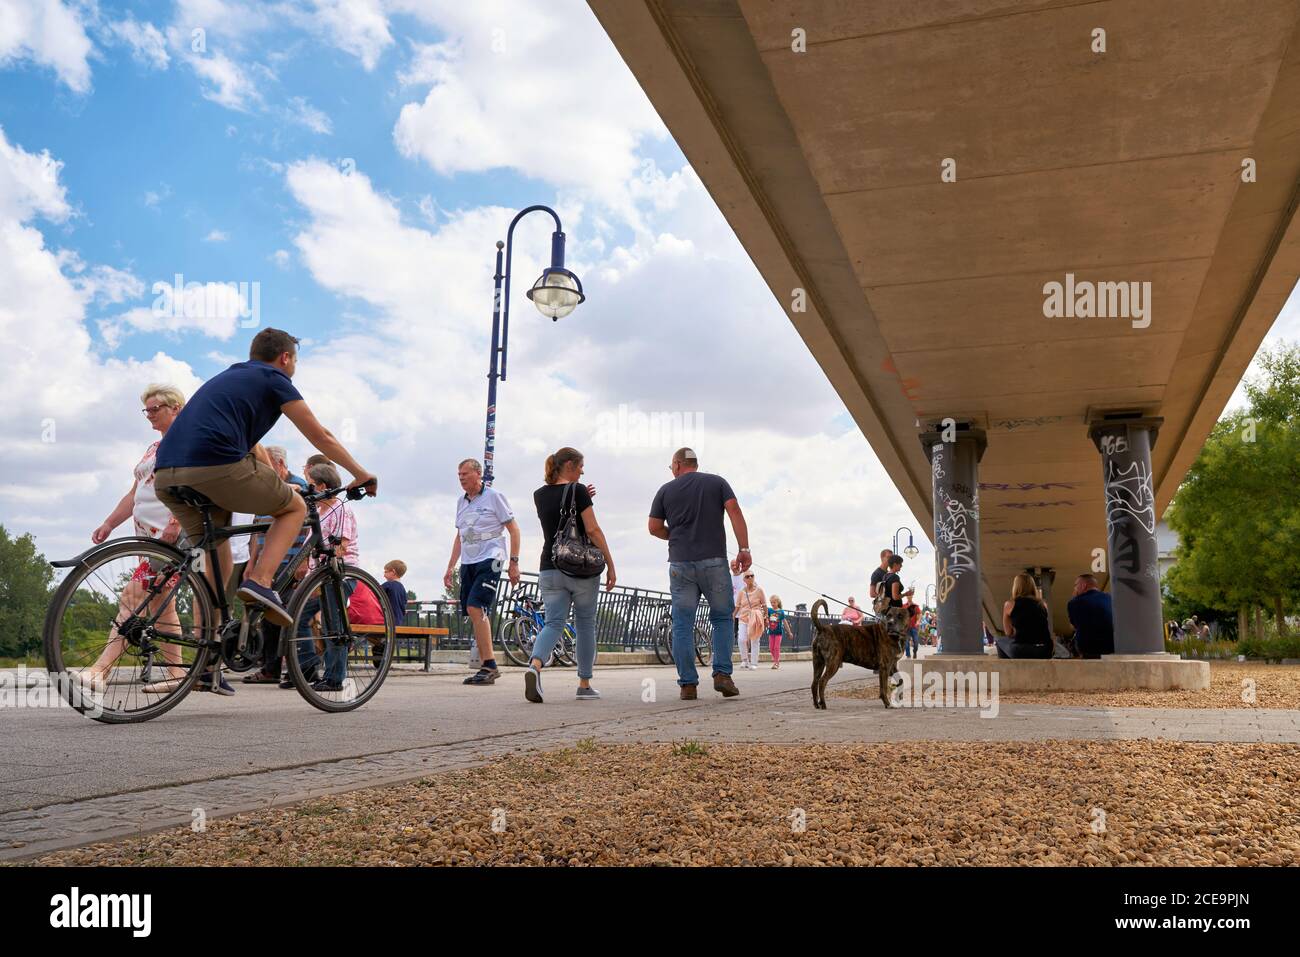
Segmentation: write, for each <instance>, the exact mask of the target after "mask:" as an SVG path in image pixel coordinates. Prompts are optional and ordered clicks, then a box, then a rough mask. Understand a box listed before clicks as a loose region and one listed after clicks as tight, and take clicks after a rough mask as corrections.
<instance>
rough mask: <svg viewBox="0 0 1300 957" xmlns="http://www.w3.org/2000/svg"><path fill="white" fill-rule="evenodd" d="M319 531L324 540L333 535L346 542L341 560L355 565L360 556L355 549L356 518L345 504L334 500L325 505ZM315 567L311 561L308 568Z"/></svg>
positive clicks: (358, 551)
mask: <svg viewBox="0 0 1300 957" xmlns="http://www.w3.org/2000/svg"><path fill="white" fill-rule="evenodd" d="M320 531H321V534H322V535H324V536H325V537H326V538H329V537H330V536H331V535H335V536H337V537H339V538H346V539H347V540H348V544H347V548H345V549H344V551H343V560H344V561H345V562H347V563H348V564H349V565H355V564H356V563H357V560H358V557H359V556H360V554H361V551H360V549H359V548H358V547H357V517H356V516H355V515H353V514H352V508H351V506H349V505H348V503H347V502H345V501H343V500H342V499H338V498H336V499H335V500H334V501H332V502H328V503H325V505H324V511H322V512H321V515H320ZM315 565H316V559H314V558H313V559H311V560H310V561H309V563H308V566H307V567H308V568H313V567H315Z"/></svg>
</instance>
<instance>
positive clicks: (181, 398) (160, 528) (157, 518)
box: [81, 385, 185, 690]
mask: <svg viewBox="0 0 1300 957" xmlns="http://www.w3.org/2000/svg"><path fill="white" fill-rule="evenodd" d="M140 401H141V402H142V403H144V408H143V409H142V410H141V411H142V412H143V413H144V416H145V418H147V419H148V420H149V425H150V427H151V428H153V429H154V431H156V432H158V433H160V435H166V434H167V430H168V429H169V428H171V425H172V423H173V422H175V421H176V416H177V415H179V414H180V411H181V409H182V408H183V407H184V405H185V394H184V393H183V392H181V391H180V390H179V389H177V388H175V387H173V386H169V385H151V386H149V388H147V389H145V390H144V394H143V395H141V396H140ZM160 441H161V439H160ZM157 452H158V443H157V442H154V443H153V444H152V445H151V446H149V448H147V449H145V451H144V456H143V457H142V458H141V459H140V461H139V462H138V463H136V466H135V481H134V482H132V483H131V488H130V490H128V491H127V493H126V494H125V495H123V496H122V499H121V501H119V502H118V503H117V507H116V508H114V509H113V511H112V512H110V513H109V516H108V518H106V519H104V522H103V524H102V525H100V526H99V527H98V528H97V529H95V530H94V531H93V532H91V533H90V540H91V541H92V542H94V543H95V544H96V545H98V544H100V543H101V542H103V541H105V540H106V539H107V538H108V536H109V535H111V534H113V530H114V529H115V528H117V527H118V526H119V525H121V524H122V523H123V522H124V521H126V520H127V519H128V518H130V519H131V520H132V522H133V524H134V526H135V534H136V535H138V536H140V537H142V538H156V539H159V540H161V541H164V542H169V543H173V542H175V541H176V540H177V539H178V538H179V537H180V534H181V526H180V523H179V522H177V521H176V519H175V517H174V516H173V515H172V513H171V512H169V511H168V510H167V506H166V505H164V504H163V503H162V502H160V501H158V496H157V495H155V494H154V488H153V470H154V456H155V455H156V454H157ZM141 565H142V567H141V568H140V569H138V570H137V578H143V577H144V576H146V575H147V574H148V567H147V565H146V563H144V562H142V563H141ZM143 595H144V585H143V584H142V582H141V581H138V580H136V579H133V580H132V581H131V583H130V584H129V585H127V587H126V588H125V589H124V590H123V592H122V599H121V605H122V607H123V608H124V609H127V608H128V606H129V608H134V607H135V605H136V604H137V603H138V602H139V601H140V598H141V597H142V596H143ZM129 613H130V612H129V610H128V611H126V612H124V614H129ZM158 624H159V625H161V626H162V627H163V628H167V627H169V626H170V627H173V628H175V629H176V630H177V633H179V631H180V621H179V620H178V619H177V617H176V610H175V606H174V605H173V606H172V607H170V608H169V609H168V610H167V611H166V612H164V613H163V615H162V617H160V618H159V619H158ZM116 631H117V629H115V628H114V629H112V630H111V631H110V632H109V639H108V644H106V645H105V646H104V650H103V651H102V652H100V655H99V658H98V660H96V662H95V663H94V664H93V665H91V666H90V667H89V668H86V669H84V670H83V671H82V672H81V681H82V683H83V684H86V685H88V686H90V687H92V688H102V687H103V685H104V684H105V683H106V681H107V680H108V677H109V673H110V672H111V670H112V668H113V665H114V664H116V663H117V659H118V658H120V657H122V652H123V651H125V650H126V642H125V641H124V640H123V639H121V638H119V637H118V636H117V633H116ZM161 647H162V651H163V660H164V662H179V661H180V660H181V656H180V649H179V648H178V647H177V646H176V645H172V644H164V645H162V646H161ZM168 671H169V672H170V674H169V675H168V677H171V678H180V677H183V676H184V674H185V672H184V671H181V670H179V669H168ZM145 690H147V689H145Z"/></svg>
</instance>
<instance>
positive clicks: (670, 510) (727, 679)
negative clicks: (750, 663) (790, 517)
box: [649, 449, 752, 701]
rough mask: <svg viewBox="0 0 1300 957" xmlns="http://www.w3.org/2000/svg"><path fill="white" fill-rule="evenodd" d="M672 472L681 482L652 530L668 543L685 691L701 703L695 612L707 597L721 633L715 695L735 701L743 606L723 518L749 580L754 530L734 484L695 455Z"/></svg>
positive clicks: (654, 515)
mask: <svg viewBox="0 0 1300 957" xmlns="http://www.w3.org/2000/svg"><path fill="white" fill-rule="evenodd" d="M668 468H669V471H671V472H672V473H673V480H672V481H671V482H669V483H668V484H666V485H664V486H663V487H662V488H660V489H659V491H658V492H657V493H656V494H655V498H654V502H653V503H651V505H650V526H649V527H650V534H651V535H653V536H654V537H655V538H662V539H665V540H666V541H667V542H668V577H669V589H670V591H671V593H672V618H673V661H674V662H675V663H676V665H677V684H678V685H680V686H681V696H682V700H684V701H690V700H692V699H693V698H695V697H696V687H697V686H698V685H699V683H700V676H699V672H698V671H696V669H695V641H694V632H695V612H696V609H697V608H699V604H700V596H701V595H703V596H704V598H705V599H706V600H707V601H708V603H709V622H710V624H712V626H713V689H714V690H715V691H718V692H720V693H721V694H722V695H723V696H724V697H728V698H730V697H731V696H733V695H737V694H740V692H739V691H737V690H736V685H735V682H733V681H732V680H731V653H732V641H733V640H734V635H733V632H732V628H731V616H732V614H733V613H734V612H735V607H736V606H735V597H734V595H733V593H732V590H731V575H730V569H729V568H728V566H727V531H726V528H725V527H724V526H723V524H722V515H723V513H724V512H725V513H726V514H727V516H728V517H729V518H730V519H731V530H732V531H733V532H734V533H735V536H736V544H737V545H738V546H739V552H738V553H737V554H736V560H735V564H736V566H737V567H738V568H739V570H740V572H741V573H742V574H743V573H744V572H745V571H746V570H747V569H748V568H749V566H750V564H751V563H752V558H751V557H750V553H749V529H748V528H747V527H746V525H745V516H744V515H743V514H742V513H741V511H740V504H739V503H738V502H737V501H736V495H735V493H734V492H732V491H731V486H730V485H728V484H727V480H726V479H724V478H723V477H722V476H721V475H711V474H709V473H708V472H701V471H699V468H700V463H699V460H698V459H697V458H696V456H695V452H694V450H693V449H678V450H677V451H676V452H674V453H673V460H672V463H671V464H670V465H669V466H668Z"/></svg>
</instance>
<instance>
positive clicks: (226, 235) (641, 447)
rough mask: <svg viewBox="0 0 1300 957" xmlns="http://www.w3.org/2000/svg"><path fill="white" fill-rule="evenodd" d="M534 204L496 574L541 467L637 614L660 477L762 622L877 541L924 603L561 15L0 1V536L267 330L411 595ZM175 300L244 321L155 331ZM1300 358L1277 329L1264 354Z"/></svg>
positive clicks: (865, 454) (838, 406)
mask: <svg viewBox="0 0 1300 957" xmlns="http://www.w3.org/2000/svg"><path fill="white" fill-rule="evenodd" d="M538 203H541V204H546V205H549V206H552V207H554V208H555V209H556V210H557V212H558V213H559V215H560V216H561V218H562V220H563V224H564V229H565V232H566V234H567V236H568V249H567V253H568V266H569V268H570V269H572V270H573V271H574V272H576V273H577V274H578V275H579V276H580V277H581V279H582V282H583V286H584V289H585V292H586V295H587V301H586V302H585V303H584V304H582V305H581V306H580V307H579V308H578V309H577V310H576V311H575V312H574V313H573V314H572V315H571V316H569V317H566V318H564V319H562V320H560V321H559V322H554V323H553V322H551V321H550V320H548V319H545V318H544V317H542V316H540V315H539V314H538V313H537V312H536V310H535V309H534V308H533V307H532V305H531V303H530V302H529V301H528V300H527V299H526V298H525V297H524V292H525V290H526V289H527V287H528V286H529V285H531V283H532V282H533V280H534V279H535V278H536V277H537V275H538V274H539V273H540V270H541V269H542V267H543V266H544V265H546V264H547V262H546V260H547V258H548V257H549V250H550V242H549V240H550V235H549V234H550V231H551V229H552V225H551V222H550V220H549V218H548V217H546V216H545V215H543V214H532V215H530V216H528V217H526V218H525V219H524V220H522V222H521V223H520V225H519V227H518V229H517V230H516V232H515V237H514V239H515V242H514V250H513V251H514V256H513V263H512V267H511V272H512V276H513V279H514V281H513V285H512V290H511V303H510V309H511V319H512V320H513V321H512V322H511V337H510V364H509V376H508V379H507V380H506V381H505V382H503V383H502V384H501V386H500V393H499V397H498V418H497V480H496V483H495V484H496V487H497V488H498V489H500V490H501V491H502V492H504V493H505V494H506V496H507V497H508V498H509V499H510V500H511V502H512V503H513V505H514V507H515V510H516V512H517V514H518V515H519V517H520V524H521V527H522V530H523V548H522V553H523V561H522V566H523V568H524V569H525V570H535V569H536V567H537V558H538V555H539V554H540V551H541V545H542V543H541V541H540V528H539V526H538V523H537V520H536V516H535V513H534V512H533V509H532V505H531V501H530V498H531V493H532V491H533V490H534V489H535V488H537V487H538V486H539V485H540V484H541V483H542V464H543V461H544V459H545V457H546V455H547V454H548V453H549V452H551V451H554V450H555V449H556V448H559V447H561V446H565V445H570V446H575V447H577V448H579V449H581V450H582V451H583V452H584V454H585V456H586V470H587V471H586V476H585V478H586V480H587V481H590V482H593V483H594V484H595V485H596V487H597V496H596V503H595V504H596V512H597V515H598V518H599V520H600V523H601V526H602V528H603V529H604V530H605V532H606V535H607V536H608V538H609V541H610V544H611V547H612V550H613V553H614V558H615V563H616V566H617V569H618V575H619V581H620V584H625V585H630V586H636V587H641V588H650V589H662V590H666V589H667V587H668V580H667V568H666V564H665V563H666V559H667V554H666V545H665V543H663V542H661V541H659V540H657V539H653V538H651V537H650V536H649V535H648V534H647V531H646V516H647V514H648V511H649V504H650V501H651V499H652V498H653V496H654V493H655V491H656V489H657V488H658V487H659V485H660V484H662V483H663V482H665V481H667V480H668V479H669V478H670V475H669V473H668V461H669V458H670V456H671V453H672V450H673V449H674V448H676V447H678V446H680V445H690V446H692V447H694V448H695V449H696V450H697V451H698V453H699V455H700V459H701V466H702V468H703V469H704V470H705V471H714V472H719V473H721V474H723V475H724V476H725V477H726V478H727V479H728V480H729V482H730V483H731V485H732V487H733V488H734V489H735V491H736V493H737V498H738V500H739V501H740V504H741V506H742V508H743V509H744V511H745V515H746V518H747V520H748V524H749V529H750V544H751V547H752V549H753V554H754V559H755V562H756V564H757V565H758V576H759V584H760V585H761V586H763V587H764V588H765V589H766V590H767V592H768V594H769V595H772V594H778V595H781V596H782V598H783V599H784V601H785V603H786V605H787V606H793V605H794V604H795V603H797V602H799V601H809V600H811V599H812V598H813V597H815V593H816V592H825V593H827V594H830V595H832V596H835V597H837V598H845V597H847V596H848V595H855V596H856V597H857V598H858V600H859V602H860V603H861V602H864V601H865V597H866V579H867V577H868V575H869V574H870V571H871V569H872V568H873V567H875V564H876V562H877V556H878V553H879V551H880V549H881V548H883V547H888V546H889V545H890V544H891V542H892V540H893V535H894V533H895V530H897V529H899V528H900V527H902V526H910V528H911V531H912V532H913V533H914V534H915V542H916V544H917V545H918V546H919V547H920V548H921V554H920V555H919V556H918V557H917V558H916V559H915V560H912V561H910V562H909V563H908V565H907V567H905V568H904V576H903V577H904V580H905V581H907V582H909V583H913V584H915V586H916V588H917V591H918V594H922V593H923V592H924V589H925V587H926V586H927V585H928V584H930V583H932V582H933V580H934V568H933V551H932V549H931V547H930V545H929V543H928V541H927V538H926V535H925V533H924V530H922V529H920V528H918V527H917V526H916V523H915V521H914V520H913V518H912V516H911V513H910V512H909V511H908V510H907V508H906V507H905V505H904V504H903V501H902V499H901V497H900V496H899V495H898V493H897V492H896V491H895V489H894V487H893V484H892V482H891V481H890V480H889V478H888V476H887V475H886V473H885V471H884V469H883V468H882V467H881V465H880V463H879V462H878V460H877V459H876V457H875V455H874V454H873V453H872V451H871V449H870V447H869V446H868V444H867V442H866V441H865V439H864V438H863V437H862V435H861V433H860V431H859V430H858V428H857V427H856V425H855V424H854V423H853V421H852V419H851V418H850V417H849V415H848V414H847V413H846V411H845V409H844V406H843V404H842V403H841V402H840V401H839V399H838V397H837V396H836V395H835V393H834V391H833V390H832V389H831V387H830V386H829V384H828V383H827V381H826V378H825V376H824V375H823V374H822V372H821V370H820V368H819V367H818V366H817V365H816V363H815V362H814V361H813V360H812V358H811V357H810V355H809V354H808V352H807V350H806V348H805V347H804V346H803V344H802V342H801V340H800V339H799V338H798V336H797V334H796V333H795V331H794V328H793V326H792V325H791V323H790V321H789V319H788V318H787V317H786V315H785V313H784V312H783V310H782V308H781V306H780V304H779V303H777V301H776V300H775V299H774V298H773V297H772V295H771V293H770V291H769V290H768V289H767V287H766V286H765V285H764V283H763V281H762V279H761V277H760V276H759V275H758V272H757V270H756V269H755V268H754V266H753V264H752V263H751V262H750V260H749V258H748V257H747V256H746V254H745V252H744V250H743V249H742V247H741V246H740V244H739V242H738V241H737V240H736V238H735V237H734V235H733V234H732V232H731V230H730V228H729V227H728V226H727V224H726V222H725V220H724V219H723V217H722V215H721V214H720V213H719V212H718V210H717V207H716V206H715V205H714V203H713V201H712V200H711V199H710V198H709V196H708V194H707V192H706V191H705V190H704V188H703V187H702V185H701V183H700V181H699V179H698V177H696V175H695V173H694V172H693V171H692V170H691V168H690V166H689V165H688V164H687V162H686V160H685V157H684V156H683V155H682V153H681V151H680V150H679V149H678V148H677V146H676V144H675V143H674V142H673V140H672V138H671V137H670V136H669V135H668V133H667V130H666V129H665V127H664V126H663V123H662V122H661V121H660V120H659V118H658V116H657V115H656V114H655V112H654V109H653V108H652V107H651V105H650V103H649V101H648V100H647V99H646V97H645V95H644V94H643V93H642V92H641V90H640V87H639V86H638V85H637V83H636V81H635V79H634V78H633V76H632V74H631V73H630V71H629V70H628V69H627V67H626V65H625V64H624V63H623V61H622V60H621V59H620V57H619V56H618V54H617V52H616V51H615V49H614V48H613V45H612V44H611V43H610V41H609V39H608V38H607V37H606V36H605V34H604V32H603V31H602V30H601V28H600V26H599V24H598V23H597V21H596V19H595V17H594V16H593V15H592V14H591V12H590V10H589V9H588V7H587V5H586V4H585V3H583V2H581V0H546V2H545V3H541V2H523V0H517V2H501V0H474V2H472V3H466V2H464V0H455V2H443V0H277V2H240V0H175V2H162V0H159V2H111V3H110V2H107V0H100V2H93V0H81V2H75V0H62V2H60V0H45V2H38V0H0V345H2V346H3V347H4V349H5V355H6V358H7V360H8V361H7V363H6V374H5V376H4V377H3V379H0V449H3V451H4V453H5V455H6V459H7V460H8V461H9V463H10V468H9V469H7V470H6V472H7V475H6V478H5V479H4V482H3V484H0V524H3V525H4V526H5V527H6V529H8V531H9V532H10V533H11V534H22V533H27V532H30V533H31V534H33V535H34V536H35V538H36V541H37V545H38V548H40V549H41V550H42V551H43V552H44V553H45V554H46V556H47V557H49V558H63V557H70V556H72V555H75V554H77V553H79V552H80V551H82V550H83V549H84V548H85V547H87V546H88V545H89V544H90V533H91V531H92V530H93V529H94V528H95V527H96V526H97V525H98V524H99V523H100V522H102V521H103V520H104V518H105V517H106V516H107V515H108V513H109V512H110V511H111V510H112V509H113V507H114V506H115V504H116V503H117V501H118V499H119V498H120V497H121V496H122V495H123V493H125V492H126V491H127V490H128V488H129V487H130V485H131V480H132V468H133V467H134V465H135V463H136V462H137V461H138V460H139V458H140V456H141V454H142V453H143V451H144V449H145V448H146V447H147V446H148V445H149V444H150V443H151V442H152V441H153V440H154V438H156V435H155V434H154V433H152V432H151V431H150V430H149V427H148V424H147V422H146V421H145V419H144V417H143V415H141V413H140V408H141V402H140V393H141V392H142V391H143V389H144V388H145V387H146V386H147V385H148V384H150V383H168V384H172V385H175V386H177V387H179V388H180V389H181V390H182V391H184V392H185V393H186V394H192V393H193V392H194V390H195V389H196V388H197V387H198V386H199V385H200V384H201V383H202V382H203V381H204V380H206V379H207V378H210V377H211V376H213V375H215V374H216V373H218V372H220V371H221V370H222V369H224V368H226V367H227V366H228V365H229V364H231V363H232V362H236V361H241V360H243V359H246V358H247V351H248V344H249V342H250V340H251V339H252V336H253V335H254V334H255V333H256V332H257V330H258V329H259V328H264V327H267V326H274V327H276V328H282V329H286V330H288V331H290V332H292V333H293V334H295V335H297V336H300V337H301V338H302V344H301V346H300V355H299V363H298V372H297V375H296V376H295V383H296V384H297V386H298V388H299V389H300V391H301V392H302V394H303V396H304V398H305V399H306V400H307V402H308V404H309V405H310V406H311V407H312V409H313V410H314V411H315V412H316V413H317V415H318V416H319V417H320V418H321V420H322V421H323V422H325V424H326V425H327V426H328V427H329V428H330V429H332V430H333V431H334V432H335V434H336V435H338V436H339V437H340V438H341V439H343V440H344V442H345V444H346V445H347V446H348V447H349V449H350V450H351V451H352V452H353V453H354V455H355V456H356V458H357V459H358V460H359V461H360V462H361V464H362V465H363V466H365V467H366V468H367V469H369V470H370V471H371V472H373V473H375V474H377V475H378V476H379V477H380V496H379V498H377V499H375V500H373V501H371V500H366V501H363V502H359V503H356V505H355V506H354V508H355V512H356V515H357V520H358V525H359V532H358V540H359V545H360V554H361V559H360V563H361V564H362V565H363V566H364V567H366V568H367V569H369V570H370V571H372V572H374V573H376V574H378V573H379V571H380V570H381V569H382V567H383V565H384V563H385V562H386V561H388V560H389V559H393V558H400V559H402V560H404V561H405V562H406V563H407V565H408V566H409V568H410V571H409V572H408V574H407V578H406V584H407V587H408V588H409V589H411V590H413V591H415V592H416V593H417V594H418V595H419V596H421V597H423V598H432V597H437V596H438V595H440V593H441V583H440V579H441V576H442V572H443V570H444V569H445V567H446V563H447V559H448V557H449V554H450V546H451V542H452V535H453V533H454V526H453V517H454V510H455V500H456V497H457V496H458V495H459V494H460V490H459V486H458V484H457V482H456V474H455V471H456V464H457V463H458V462H459V461H460V460H461V459H463V458H466V457H470V456H473V457H481V455H482V448H483V430H484V414H485V405H486V390H487V378H486V376H487V365H488V358H489V356H488V351H489V342H490V333H491V309H492V274H493V265H494V254H495V243H496V242H497V240H499V239H504V238H505V234H506V228H507V226H508V224H509V222H510V220H511V218H512V217H513V216H514V214H515V212H516V211H517V210H519V209H522V208H524V207H526V206H530V205H533V204H538ZM178 283H179V284H185V283H200V284H208V283H226V284H234V288H235V289H236V290H241V291H242V292H240V293H236V292H234V291H224V290H217V292H219V293H220V295H213V296H211V297H209V298H208V299H206V300H200V301H197V302H196V301H193V300H191V301H189V302H188V303H185V305H186V306H187V308H180V307H179V305H180V304H178V308H175V309H171V308H168V306H169V305H170V303H169V301H168V299H167V294H166V293H165V292H164V290H165V289H166V288H169V287H171V286H173V284H178ZM1297 332H1300V303H1298V302H1297V299H1296V297H1295V296H1293V297H1292V301H1291V302H1290V303H1289V304H1288V307H1287V309H1286V310H1284V313H1283V316H1282V318H1280V319H1279V321H1278V323H1277V325H1276V326H1275V328H1274V331H1273V333H1272V334H1271V336H1270V338H1271V339H1278V338H1281V337H1283V336H1288V337H1291V338H1294V336H1295V335H1296V334H1297ZM1239 401H1240V399H1239V398H1237V397H1235V398H1234V402H1239ZM265 441H266V442H267V443H268V444H280V445H284V446H286V447H287V448H288V449H289V453H290V463H291V466H292V467H293V470H294V471H300V464H301V463H302V462H303V461H304V459H305V458H306V456H307V455H308V454H310V452H311V451H313V450H312V449H310V448H309V447H308V445H307V443H306V442H305V440H303V439H302V438H301V436H299V435H298V433H297V432H296V431H295V430H294V429H293V427H292V426H291V425H290V424H289V423H288V422H287V420H282V421H281V423H280V424H279V425H277V426H276V428H275V429H274V430H273V431H272V432H271V433H270V434H269V435H268V436H267V438H266V440H265ZM15 466H16V467H15ZM118 534H121V535H125V534H130V529H129V523H128V524H127V525H124V526H122V527H121V528H120V529H119V530H118ZM906 540H907V532H906V531H905V532H904V533H903V534H902V542H903V543H905V542H906ZM733 548H734V542H733ZM792 580H793V582H798V583H800V584H799V585H796V584H794V583H793V582H792Z"/></svg>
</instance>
